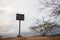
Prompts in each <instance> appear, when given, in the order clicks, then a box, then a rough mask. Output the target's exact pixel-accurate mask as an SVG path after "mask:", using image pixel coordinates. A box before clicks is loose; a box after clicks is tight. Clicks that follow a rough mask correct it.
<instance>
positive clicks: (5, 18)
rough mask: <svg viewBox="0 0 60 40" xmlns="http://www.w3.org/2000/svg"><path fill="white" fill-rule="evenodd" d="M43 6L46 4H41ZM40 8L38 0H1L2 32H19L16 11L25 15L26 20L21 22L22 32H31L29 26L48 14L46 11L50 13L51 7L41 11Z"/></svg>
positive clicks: (0, 22)
mask: <svg viewBox="0 0 60 40" xmlns="http://www.w3.org/2000/svg"><path fill="white" fill-rule="evenodd" d="M42 7H44V6H43V5H41V7H40V8H42ZM38 8H39V4H38V1H37V0H0V34H2V35H6V34H18V27H19V24H18V23H19V22H18V20H16V13H20V14H24V15H25V20H24V21H22V23H21V32H29V31H30V30H29V27H30V26H32V25H33V24H34V22H35V20H36V19H41V18H42V17H43V16H46V15H47V14H45V13H50V12H49V10H50V9H51V8H48V10H47V8H46V9H45V10H43V11H41V12H39V10H38ZM46 18H47V17H46ZM48 19H49V18H48ZM52 19H53V18H52Z"/></svg>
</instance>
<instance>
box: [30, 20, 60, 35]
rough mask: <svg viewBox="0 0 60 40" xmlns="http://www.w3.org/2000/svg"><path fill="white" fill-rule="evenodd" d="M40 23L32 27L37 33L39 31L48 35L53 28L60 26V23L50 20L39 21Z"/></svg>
mask: <svg viewBox="0 0 60 40" xmlns="http://www.w3.org/2000/svg"><path fill="white" fill-rule="evenodd" d="M37 24H38V25H34V26H31V27H30V29H31V30H32V31H35V32H36V33H39V34H40V35H46V34H47V33H50V32H51V31H52V30H55V28H60V25H58V24H57V23H55V22H50V20H48V21H44V20H43V21H42V23H40V24H39V23H37Z"/></svg>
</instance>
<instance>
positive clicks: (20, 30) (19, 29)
mask: <svg viewBox="0 0 60 40" xmlns="http://www.w3.org/2000/svg"><path fill="white" fill-rule="evenodd" d="M20 32H21V20H19V36H21V35H20V34H21V33H20Z"/></svg>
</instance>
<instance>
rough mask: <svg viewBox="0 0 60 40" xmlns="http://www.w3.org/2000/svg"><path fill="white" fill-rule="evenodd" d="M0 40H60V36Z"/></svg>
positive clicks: (5, 39)
mask: <svg viewBox="0 0 60 40" xmlns="http://www.w3.org/2000/svg"><path fill="white" fill-rule="evenodd" d="M0 40H60V36H55V37H48V36H31V37H10V38H2V39H0Z"/></svg>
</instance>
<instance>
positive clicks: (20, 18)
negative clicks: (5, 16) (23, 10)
mask: <svg viewBox="0 0 60 40" xmlns="http://www.w3.org/2000/svg"><path fill="white" fill-rule="evenodd" d="M16 20H24V14H16Z"/></svg>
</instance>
